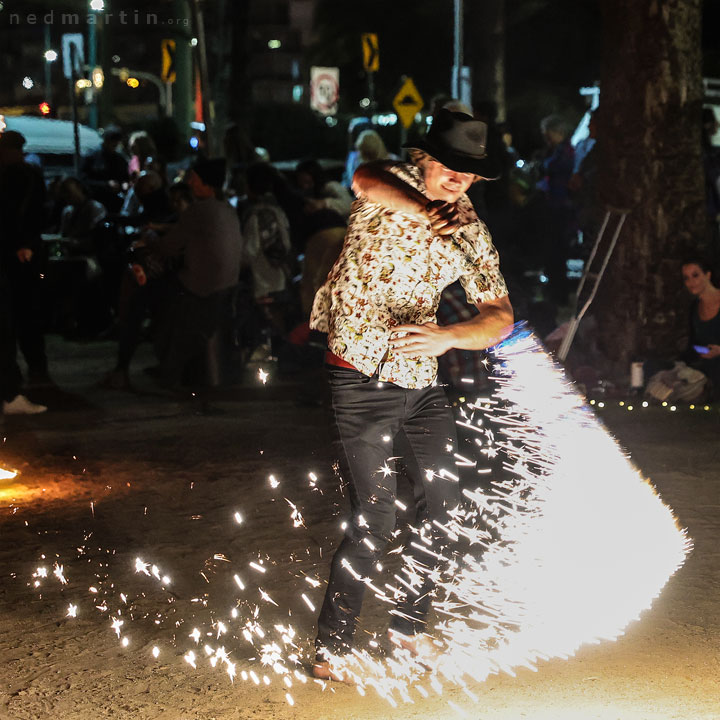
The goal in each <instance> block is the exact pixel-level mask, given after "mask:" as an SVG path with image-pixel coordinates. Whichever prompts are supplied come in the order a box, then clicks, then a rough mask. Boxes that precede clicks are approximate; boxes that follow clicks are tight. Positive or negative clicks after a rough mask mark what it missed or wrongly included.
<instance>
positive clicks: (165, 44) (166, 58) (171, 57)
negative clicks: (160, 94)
mask: <svg viewBox="0 0 720 720" xmlns="http://www.w3.org/2000/svg"><path fill="white" fill-rule="evenodd" d="M160 47H161V51H162V72H161V73H160V77H161V79H162V81H163V82H164V83H174V82H175V80H176V79H177V74H176V72H175V48H176V45H175V41H174V40H172V39H170V38H165V39H164V40H162V41H161V42H160Z"/></svg>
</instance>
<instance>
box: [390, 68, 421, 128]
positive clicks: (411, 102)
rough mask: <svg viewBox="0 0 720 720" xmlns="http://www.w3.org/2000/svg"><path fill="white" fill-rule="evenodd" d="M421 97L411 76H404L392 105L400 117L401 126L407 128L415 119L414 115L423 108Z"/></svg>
mask: <svg viewBox="0 0 720 720" xmlns="http://www.w3.org/2000/svg"><path fill="white" fill-rule="evenodd" d="M423 105H424V103H423V99H422V98H421V97H420V93H419V92H418V89H417V88H416V87H415V83H414V82H413V81H412V78H410V77H406V78H405V82H404V83H403V85H402V87H401V88H400V90H399V92H398V94H397V95H396V96H395V99H394V100H393V107H394V108H395V112H396V113H397V114H398V117H399V118H400V122H401V123H402V124H403V127H405V128H409V127H410V126H411V125H412V124H413V120H415V115H417V113H419V112H420V110H422V108H423Z"/></svg>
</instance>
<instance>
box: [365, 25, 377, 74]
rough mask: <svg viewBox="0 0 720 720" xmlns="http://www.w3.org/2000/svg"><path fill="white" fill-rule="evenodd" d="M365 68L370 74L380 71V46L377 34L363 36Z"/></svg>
mask: <svg viewBox="0 0 720 720" xmlns="http://www.w3.org/2000/svg"><path fill="white" fill-rule="evenodd" d="M362 49H363V67H364V68H365V69H366V70H367V71H368V72H377V71H378V70H379V69H380V46H379V45H378V36H377V34H376V33H363V34H362Z"/></svg>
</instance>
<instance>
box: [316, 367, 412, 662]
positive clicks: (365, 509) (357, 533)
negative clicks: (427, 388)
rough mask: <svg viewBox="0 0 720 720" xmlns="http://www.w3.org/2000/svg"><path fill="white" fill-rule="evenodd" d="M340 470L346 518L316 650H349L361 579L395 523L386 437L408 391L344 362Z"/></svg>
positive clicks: (339, 391)
mask: <svg viewBox="0 0 720 720" xmlns="http://www.w3.org/2000/svg"><path fill="white" fill-rule="evenodd" d="M329 374H330V385H331V390H332V399H333V410H334V412H335V420H336V425H337V430H338V434H339V443H340V446H341V447H340V450H341V452H340V459H341V470H342V473H343V477H344V479H345V480H346V481H347V483H348V487H349V492H350V504H351V510H352V517H351V519H350V522H349V523H348V527H347V530H346V532H345V537H344V539H343V541H342V542H341V543H340V546H339V547H338V549H337V551H336V552H335V556H334V558H333V561H332V564H331V567H330V578H329V581H328V587H327V591H326V593H325V601H324V603H323V606H322V609H321V611H320V616H319V618H318V636H317V640H316V648H317V650H318V657H319V658H320V659H322V658H324V653H323V651H327V652H329V653H331V654H333V655H342V654H346V653H348V652H349V651H350V649H351V647H352V640H353V634H354V632H355V626H356V623H357V619H358V616H359V614H360V610H361V607H362V601H363V595H364V592H365V583H364V582H363V580H362V578H368V577H371V576H372V575H373V574H374V565H375V563H376V562H377V560H378V558H379V556H380V554H381V553H382V551H383V549H384V548H385V546H386V544H387V542H388V540H390V538H391V536H392V532H393V529H394V527H395V489H396V488H395V482H396V481H395V476H394V473H393V472H392V471H393V469H394V467H393V464H392V461H391V460H390V457H391V456H392V453H393V445H392V441H391V438H392V437H393V436H394V435H395V434H396V433H397V431H398V429H399V427H400V424H401V422H402V416H403V413H404V410H405V395H406V393H407V391H406V390H404V389H403V388H400V387H398V386H396V385H391V384H389V383H383V384H381V383H378V382H377V381H376V380H374V379H371V378H368V377H367V376H365V375H362V374H361V373H359V372H357V371H355V370H349V369H344V368H330V369H329Z"/></svg>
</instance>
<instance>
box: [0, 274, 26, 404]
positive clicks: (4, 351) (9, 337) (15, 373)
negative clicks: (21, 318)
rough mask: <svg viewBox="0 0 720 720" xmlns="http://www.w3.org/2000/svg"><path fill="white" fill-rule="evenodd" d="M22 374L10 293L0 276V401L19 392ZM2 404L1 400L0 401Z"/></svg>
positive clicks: (8, 400) (9, 399) (15, 395)
mask: <svg viewBox="0 0 720 720" xmlns="http://www.w3.org/2000/svg"><path fill="white" fill-rule="evenodd" d="M21 383H22V375H21V373H20V368H19V367H18V363H17V343H16V341H15V334H14V332H13V321H12V313H11V310H10V293H9V291H8V289H7V287H6V286H5V285H4V284H3V280H2V278H0V401H4V402H10V401H11V400H13V399H14V398H15V397H17V396H18V395H19V394H20V385H21ZM0 404H2V402H0Z"/></svg>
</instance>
